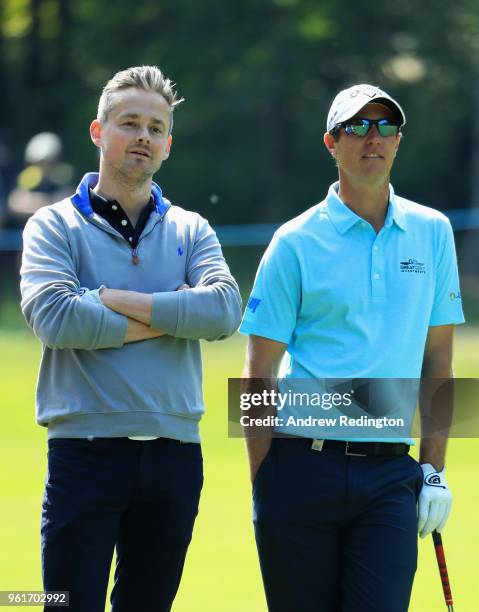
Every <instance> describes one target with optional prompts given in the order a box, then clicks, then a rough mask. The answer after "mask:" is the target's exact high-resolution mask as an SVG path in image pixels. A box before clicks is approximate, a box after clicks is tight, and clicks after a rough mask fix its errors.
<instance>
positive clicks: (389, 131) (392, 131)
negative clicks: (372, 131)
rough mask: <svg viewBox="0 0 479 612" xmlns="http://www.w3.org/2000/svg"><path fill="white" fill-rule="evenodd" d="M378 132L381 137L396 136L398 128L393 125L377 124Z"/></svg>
mask: <svg viewBox="0 0 479 612" xmlns="http://www.w3.org/2000/svg"><path fill="white" fill-rule="evenodd" d="M378 131H379V134H380V135H381V136H397V134H398V132H399V126H398V125H395V124H394V123H379V124H378Z"/></svg>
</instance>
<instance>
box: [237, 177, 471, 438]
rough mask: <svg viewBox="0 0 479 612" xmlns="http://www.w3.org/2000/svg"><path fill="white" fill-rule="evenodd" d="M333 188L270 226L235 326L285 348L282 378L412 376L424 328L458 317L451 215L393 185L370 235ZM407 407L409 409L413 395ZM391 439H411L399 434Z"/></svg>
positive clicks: (316, 433) (291, 409) (310, 431)
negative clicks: (274, 227)
mask: <svg viewBox="0 0 479 612" xmlns="http://www.w3.org/2000/svg"><path fill="white" fill-rule="evenodd" d="M338 188H339V183H334V184H333V185H332V186H331V187H330V189H329V191H328V195H327V197H326V199H325V200H324V201H323V202H321V203H319V204H317V205H316V206H313V207H312V208H310V209H309V210H307V211H305V212H304V213H303V214H301V215H299V216H298V217H296V218H295V219H292V220H291V221H289V222H288V223H286V224H284V225H283V226H282V227H280V228H279V230H278V231H277V232H276V233H275V235H274V237H273V239H272V241H271V243H270V245H269V246H268V248H267V250H266V252H265V254H264V256H263V259H262V261H261V263H260V266H259V269H258V272H257V275H256V279H255V283H254V287H253V291H252V293H251V297H250V299H249V301H248V304H247V307H246V310H245V313H244V317H243V322H242V324H241V327H240V332H242V333H244V334H254V335H257V336H262V337H265V338H270V339H272V340H276V341H278V342H282V343H285V344H287V345H288V347H287V353H286V355H285V359H284V360H283V363H282V367H281V371H280V376H281V377H284V379H285V382H286V383H287V381H288V379H311V378H314V379H324V378H326V379H352V378H384V379H399V378H408V379H414V378H415V379H418V378H420V376H421V368H422V361H423V354H424V347H425V342H426V337H427V333H428V328H429V327H430V326H436V325H447V324H459V323H463V322H464V315H463V312H462V304H461V293H460V288H459V278H458V270H457V261H456V253H455V247H454V237H453V232H452V228H451V225H450V223H449V220H448V219H447V217H446V216H445V215H443V214H442V213H440V212H439V211H437V210H434V209H432V208H428V207H425V206H421V205H419V204H416V203H414V202H411V201H409V200H406V199H404V198H401V197H398V196H395V194H394V190H393V188H392V186H390V193H389V206H388V212H387V216H386V220H385V223H384V226H383V227H382V228H381V230H380V231H379V232H378V233H377V234H376V232H375V231H374V229H373V227H372V226H371V225H370V224H369V223H368V222H367V221H365V220H364V219H362V218H361V217H359V216H358V215H357V214H356V213H355V212H353V211H352V210H351V209H350V208H348V207H347V206H346V205H345V204H344V203H343V202H342V201H341V199H340V198H339V196H338ZM290 385H292V386H294V383H293V381H292V380H291V381H290ZM290 388H291V387H290ZM408 410H412V412H414V410H415V402H414V405H413V406H409V407H408ZM281 412H282V414H281V417H282V418H284V419H286V417H287V416H288V414H293V415H298V414H301V410H300V408H298V407H297V406H289V405H286V406H285V407H284V409H283V410H282V411H281ZM330 414H332V413H330ZM327 416H329V415H327ZM409 416H411V415H409ZM411 419H412V417H411ZM284 423H286V420H285V421H284ZM276 429H278V430H279V431H287V432H289V433H294V434H296V435H304V436H307V437H312V438H322V437H335V438H338V437H341V436H340V435H338V434H336V435H324V434H327V433H328V432H327V431H324V429H323V428H321V427H319V426H318V427H316V428H314V427H308V428H307V429H304V428H301V430H298V429H297V428H295V427H294V426H286V425H283V426H278V427H277V428H276ZM355 439H359V438H356V437H355ZM363 439H383V438H382V437H381V436H380V435H379V436H377V437H376V436H371V435H369V434H368V435H367V436H366V437H365V438H363ZM393 439H394V440H396V439H397V440H401V441H407V442H408V443H411V440H410V439H409V438H407V437H405V436H404V432H403V433H401V435H399V436H398V437H397V438H394V437H390V438H389V440H390V441H392V440H393Z"/></svg>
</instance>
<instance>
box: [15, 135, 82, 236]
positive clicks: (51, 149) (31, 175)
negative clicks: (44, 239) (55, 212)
mask: <svg viewBox="0 0 479 612" xmlns="http://www.w3.org/2000/svg"><path fill="white" fill-rule="evenodd" d="M62 152H63V146H62V141H61V139H60V137H59V136H58V135H57V134H54V133H53V132H41V133H39V134H36V135H35V136H33V137H32V138H31V139H30V140H29V141H28V143H27V146H26V147H25V163H26V164H27V165H26V167H25V168H24V169H23V170H22V171H21V172H20V174H19V175H18V177H17V181H16V185H15V187H14V188H13V190H12V191H11V192H10V194H9V196H8V214H9V225H10V226H14V227H23V226H24V225H25V222H26V221H27V219H28V218H29V217H30V216H31V215H33V213H34V212H36V211H37V210H38V209H39V208H41V207H42V206H46V205H47V204H51V203H52V202H57V201H59V200H61V199H63V198H65V197H67V196H68V195H69V194H70V193H71V192H72V190H73V186H72V179H73V168H72V166H71V165H70V164H67V163H65V162H64V161H62Z"/></svg>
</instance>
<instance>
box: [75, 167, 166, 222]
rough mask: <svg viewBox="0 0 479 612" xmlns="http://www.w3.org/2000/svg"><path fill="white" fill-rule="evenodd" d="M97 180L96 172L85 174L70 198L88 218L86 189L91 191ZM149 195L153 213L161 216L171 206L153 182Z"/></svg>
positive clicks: (88, 200) (88, 208) (89, 212)
mask: <svg viewBox="0 0 479 612" xmlns="http://www.w3.org/2000/svg"><path fill="white" fill-rule="evenodd" d="M98 178H99V174H98V172H89V173H88V174H85V176H84V177H83V178H82V180H81V182H80V184H79V185H78V187H77V190H76V192H75V194H74V195H72V197H71V198H70V199H71V201H72V204H73V205H74V206H76V208H78V210H80V212H82V213H83V214H84V215H86V216H87V217H90V216H91V215H92V214H93V208H92V207H91V203H90V196H89V193H88V189H93V188H94V187H95V186H96V184H97V183H98ZM151 195H152V196H153V201H154V203H155V211H156V212H157V213H158V214H159V215H161V216H163V215H164V214H165V213H166V211H167V210H168V208H169V207H170V206H171V204H170V203H169V202H168V200H165V198H163V194H162V192H161V187H160V186H159V185H157V184H156V183H155V182H152V183H151Z"/></svg>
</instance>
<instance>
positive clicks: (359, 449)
mask: <svg viewBox="0 0 479 612" xmlns="http://www.w3.org/2000/svg"><path fill="white" fill-rule="evenodd" d="M311 448H312V449H313V450H316V451H328V450H335V451H340V452H341V453H342V454H344V455H351V456H352V457H400V456H401V455H407V453H408V452H409V446H408V445H407V444H402V443H400V442H345V441H344V440H312V445H311Z"/></svg>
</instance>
